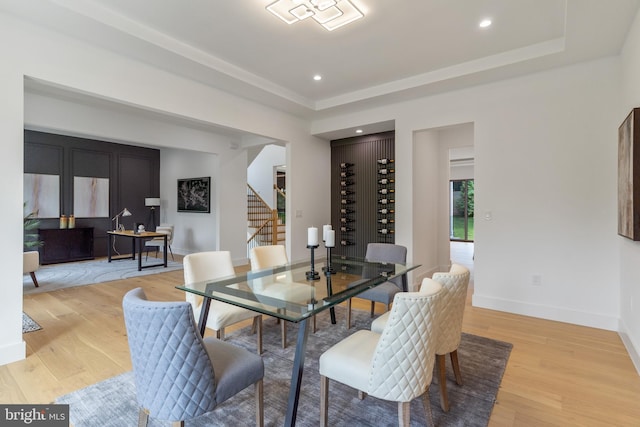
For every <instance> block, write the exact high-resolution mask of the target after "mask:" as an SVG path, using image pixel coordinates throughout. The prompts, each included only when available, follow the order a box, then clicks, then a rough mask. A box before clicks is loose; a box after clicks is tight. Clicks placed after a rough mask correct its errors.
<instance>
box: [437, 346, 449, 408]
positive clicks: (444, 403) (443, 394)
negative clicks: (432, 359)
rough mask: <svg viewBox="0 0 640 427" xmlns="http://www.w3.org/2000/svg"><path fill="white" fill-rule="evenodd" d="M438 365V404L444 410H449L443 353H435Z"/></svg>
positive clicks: (445, 363)
mask: <svg viewBox="0 0 640 427" xmlns="http://www.w3.org/2000/svg"><path fill="white" fill-rule="evenodd" d="M436 364H437V365H438V383H439V384H440V406H441V407H442V410H443V411H444V412H449V398H448V396H447V359H446V358H445V355H444V354H436Z"/></svg>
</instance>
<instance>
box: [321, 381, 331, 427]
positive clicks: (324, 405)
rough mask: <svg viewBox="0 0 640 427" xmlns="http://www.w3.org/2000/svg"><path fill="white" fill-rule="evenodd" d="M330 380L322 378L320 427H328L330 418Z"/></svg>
mask: <svg viewBox="0 0 640 427" xmlns="http://www.w3.org/2000/svg"><path fill="white" fill-rule="evenodd" d="M328 400H329V378H327V377H325V376H323V375H321V376H320V427H327V425H328V417H329V402H328Z"/></svg>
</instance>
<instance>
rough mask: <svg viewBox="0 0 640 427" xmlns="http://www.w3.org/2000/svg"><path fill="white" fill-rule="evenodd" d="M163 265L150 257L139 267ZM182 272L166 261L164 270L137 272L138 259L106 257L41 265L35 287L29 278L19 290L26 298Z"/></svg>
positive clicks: (25, 278)
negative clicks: (123, 280)
mask: <svg viewBox="0 0 640 427" xmlns="http://www.w3.org/2000/svg"><path fill="white" fill-rule="evenodd" d="M159 262H162V261H161V260H160V259H157V258H151V257H150V258H149V260H148V261H145V259H144V256H143V258H142V265H143V266H144V265H145V264H157V263H159ZM180 269H182V263H180V262H174V261H171V259H170V258H169V260H168V262H167V268H164V267H153V268H147V269H142V271H138V260H137V259H136V260H132V259H126V260H114V261H111V262H107V259H106V258H101V259H96V260H91V261H81V262H66V263H61V264H50V265H43V266H41V267H40V268H39V269H38V271H36V277H37V278H38V284H39V285H40V286H39V287H38V288H36V287H35V286H34V285H33V282H32V281H31V277H29V275H28V274H27V275H25V276H23V279H22V288H23V293H24V294H25V295H28V294H35V293H40V292H50V291H55V290H58V289H64V288H71V287H74V286H82V285H89V284H93V283H102V282H110V281H112V280H121V279H130V278H132V277H138V276H146V275H148V274H158V273H166V272H167V271H174V270H180Z"/></svg>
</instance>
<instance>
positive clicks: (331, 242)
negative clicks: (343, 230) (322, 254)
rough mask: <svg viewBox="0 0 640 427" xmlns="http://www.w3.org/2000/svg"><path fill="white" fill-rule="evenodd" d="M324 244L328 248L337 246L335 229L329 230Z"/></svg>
mask: <svg viewBox="0 0 640 427" xmlns="http://www.w3.org/2000/svg"><path fill="white" fill-rule="evenodd" d="M324 246H325V247H327V248H335V247H336V232H335V230H327V238H326V240H325V242H324Z"/></svg>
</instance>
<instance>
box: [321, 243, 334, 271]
mask: <svg viewBox="0 0 640 427" xmlns="http://www.w3.org/2000/svg"><path fill="white" fill-rule="evenodd" d="M331 249H333V246H327V265H325V266H324V267H322V271H324V273H325V274H334V273H335V272H336V271H335V270H334V269H333V267H332V266H331Z"/></svg>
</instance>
